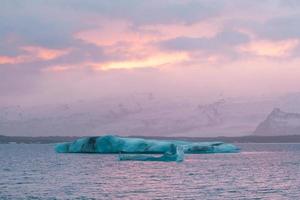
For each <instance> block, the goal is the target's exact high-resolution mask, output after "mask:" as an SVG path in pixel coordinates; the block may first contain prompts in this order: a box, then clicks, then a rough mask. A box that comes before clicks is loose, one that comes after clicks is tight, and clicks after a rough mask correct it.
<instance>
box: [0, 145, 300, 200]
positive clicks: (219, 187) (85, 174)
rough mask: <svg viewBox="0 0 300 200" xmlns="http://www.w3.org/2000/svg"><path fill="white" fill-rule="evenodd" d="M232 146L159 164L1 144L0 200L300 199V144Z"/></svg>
mask: <svg viewBox="0 0 300 200" xmlns="http://www.w3.org/2000/svg"><path fill="white" fill-rule="evenodd" d="M237 146H239V147H241V148H242V151H241V153H235V154H198V155H186V157H185V161H184V162H182V163H173V162H171V163H164V162H130V161H129V162H120V161H118V160H117V155H100V154H57V153H55V152H54V150H53V145H43V144H4V145H3V144H1V145H0V199H1V200H2V199H13V200H18V199H214V200H215V199H270V200H271V199H272V200H276V199H280V200H281V199H293V200H294V199H300V144H237Z"/></svg>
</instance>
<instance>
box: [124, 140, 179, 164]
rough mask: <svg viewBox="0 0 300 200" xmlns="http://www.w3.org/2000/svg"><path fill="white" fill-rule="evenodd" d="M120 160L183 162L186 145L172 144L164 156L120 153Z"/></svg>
mask: <svg viewBox="0 0 300 200" xmlns="http://www.w3.org/2000/svg"><path fill="white" fill-rule="evenodd" d="M119 160H120V161H128V160H131V161H163V162H171V161H176V162H182V161H183V160H184V147H183V146H182V145H178V146H176V145H174V144H171V145H170V151H167V152H165V153H164V154H163V155H162V156H160V157H156V156H149V155H140V154H136V155H124V154H120V155H119Z"/></svg>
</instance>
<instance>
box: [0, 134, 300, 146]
mask: <svg viewBox="0 0 300 200" xmlns="http://www.w3.org/2000/svg"><path fill="white" fill-rule="evenodd" d="M82 137H84V136H82ZM128 137H139V138H148V139H162V140H164V139H165V140H186V141H199V142H203V141H223V142H229V143H300V135H286V136H255V135H250V136H239V137H225V136H220V137H151V136H128ZM78 138H80V137H76V136H45V137H27V136H4V135H0V144H9V143H17V144H21V143H24V144H51V143H59V142H70V141H73V140H76V139H78Z"/></svg>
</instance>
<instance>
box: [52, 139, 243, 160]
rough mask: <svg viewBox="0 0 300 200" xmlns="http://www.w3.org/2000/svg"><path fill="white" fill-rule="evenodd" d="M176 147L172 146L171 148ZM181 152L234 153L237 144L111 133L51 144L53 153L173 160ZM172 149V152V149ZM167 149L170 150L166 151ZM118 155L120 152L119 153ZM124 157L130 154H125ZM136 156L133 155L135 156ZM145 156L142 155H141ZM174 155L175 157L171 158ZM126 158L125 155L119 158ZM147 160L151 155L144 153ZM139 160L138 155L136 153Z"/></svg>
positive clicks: (237, 149) (236, 149)
mask: <svg viewBox="0 0 300 200" xmlns="http://www.w3.org/2000/svg"><path fill="white" fill-rule="evenodd" d="M175 147H176V148H175ZM178 147H180V149H181V148H182V152H183V153H188V154H201V153H235V152H238V151H239V148H237V147H236V146H234V145H232V144H227V143H223V142H188V141H180V140H154V139H142V138H127V137H119V136H113V135H105V136H99V137H85V138H80V139H78V140H75V141H74V142H66V143H60V144H57V145H56V146H55V151H56V152H57V153H100V154H163V156H162V158H160V159H161V160H163V159H165V160H172V159H174V160H176V159H177V158H178V156H179V157H182V155H179V154H178V152H179V151H180V149H178ZM174 148H175V149H176V152H175V151H174ZM170 152H171V153H170ZM121 157H122V156H121ZM127 158H128V160H129V159H130V158H133V159H134V157H127ZM135 158H136V160H138V158H137V157H135ZM145 158H146V157H145ZM175 158H176V159H175ZM121 159H124V160H125V159H126V158H125V157H122V158H120V160H121ZM147 159H149V160H151V159H152V158H150V157H148V158H147ZM155 159H157V158H153V160H155ZM140 160H142V157H140Z"/></svg>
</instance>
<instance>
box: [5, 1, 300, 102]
mask: <svg viewBox="0 0 300 200" xmlns="http://www.w3.org/2000/svg"><path fill="white" fill-rule="evenodd" d="M299 25H300V3H299V1H297V0H249V1H247V0H246V1H239V0H232V1H227V0H178V1H177V0H166V1H158V0H157V1H156V0H154V1H140V0H120V1H111V0H107V1H106V0H104V1H97V0H86V1H79V0H74V1H67V0H45V1H33V0H28V1H21V0H3V1H1V6H0V80H1V84H0V95H1V99H0V104H3V105H5V104H9V103H19V102H20V101H21V100H20V99H22V101H24V102H32V101H33V102H40V103H43V102H46V101H52V100H53V99H56V100H59V99H63V100H68V98H65V99H64V98H63V97H62V95H61V94H65V95H66V96H68V97H72V98H75V99H76V98H77V99H80V98H96V97H103V96H107V95H114V94H123V93H125V92H124V91H125V90H126V91H127V92H128V93H131V92H158V93H161V94H166V95H172V94H176V95H180V94H182V95H186V94H187V93H189V92H190V93H198V94H201V95H202V96H209V95H219V94H224V95H227V96H245V95H263V94H271V95H272V94H282V93H288V92H296V91H299V85H300V53H299V52H300V28H299V27H300V26H299ZM237 83H238V84H237Z"/></svg>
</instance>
